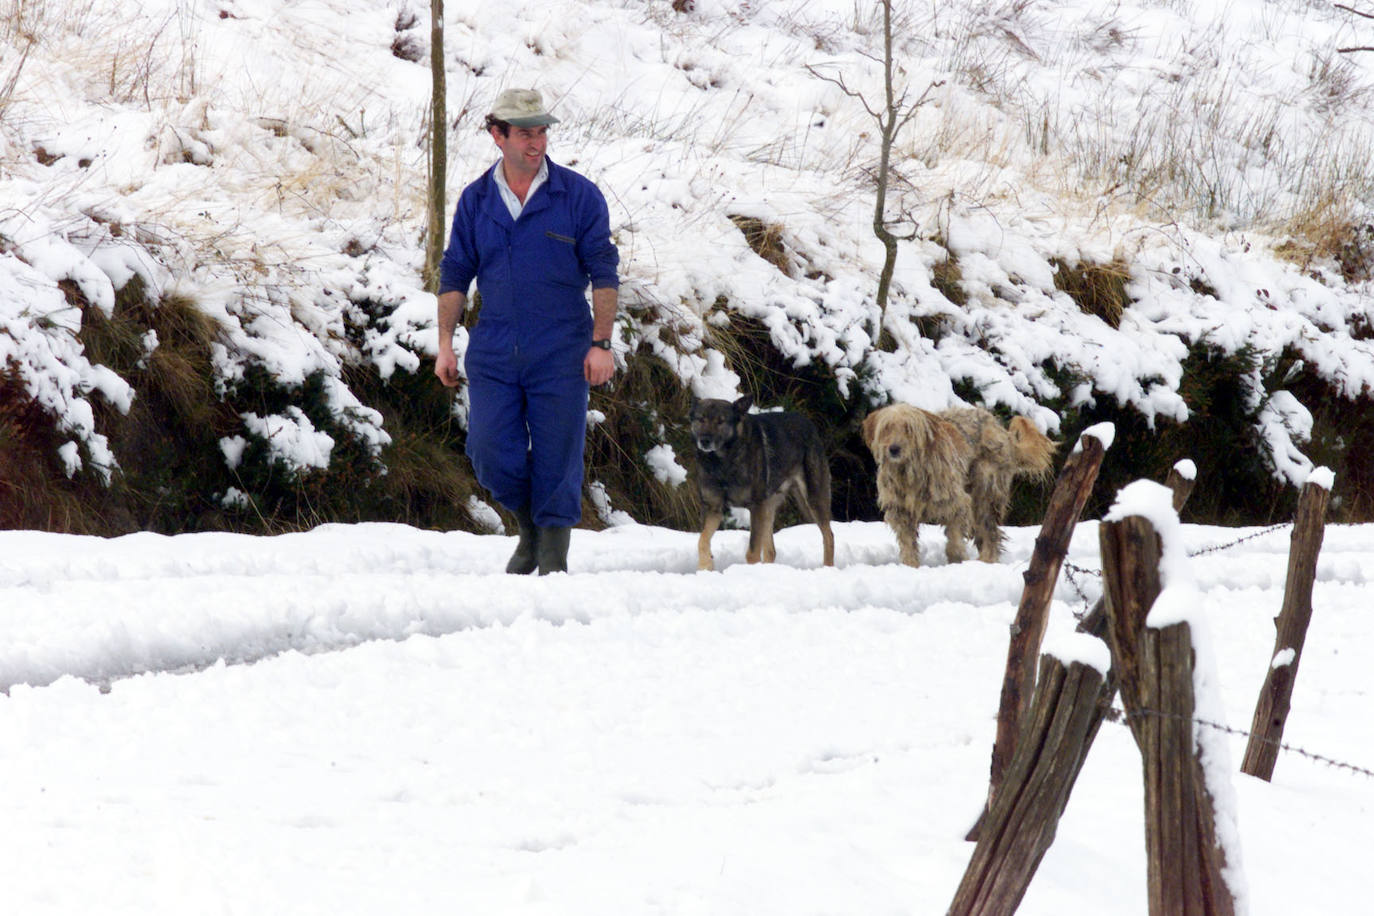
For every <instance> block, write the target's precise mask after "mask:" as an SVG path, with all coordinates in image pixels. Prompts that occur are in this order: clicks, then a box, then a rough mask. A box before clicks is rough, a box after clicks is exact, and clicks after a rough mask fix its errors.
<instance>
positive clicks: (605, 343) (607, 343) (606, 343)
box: [592, 337, 611, 350]
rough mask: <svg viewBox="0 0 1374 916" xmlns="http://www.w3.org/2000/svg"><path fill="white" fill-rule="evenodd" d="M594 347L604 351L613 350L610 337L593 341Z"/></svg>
mask: <svg viewBox="0 0 1374 916" xmlns="http://www.w3.org/2000/svg"><path fill="white" fill-rule="evenodd" d="M592 346H593V347H600V348H601V349H603V350H609V349H610V348H611V340H610V338H609V337H603V338H601V339H600V340H593V341H592Z"/></svg>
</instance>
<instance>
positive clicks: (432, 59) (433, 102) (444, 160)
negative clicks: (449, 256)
mask: <svg viewBox="0 0 1374 916" xmlns="http://www.w3.org/2000/svg"><path fill="white" fill-rule="evenodd" d="M429 15H430V29H429V70H430V76H431V82H432V88H431V93H432V95H431V97H430V108H429V187H428V194H426V202H427V210H428V217H429V218H428V221H427V223H426V226H425V267H424V273H423V275H422V277H421V280H422V281H423V283H424V288H425V289H426V290H428V291H429V292H431V293H437V292H438V291H439V261H440V259H441V258H442V257H443V256H444V216H445V208H446V207H447V200H446V193H445V188H444V183H445V180H446V178H447V174H448V105H447V101H446V100H447V93H448V89H447V81H446V80H445V78H444V0H429Z"/></svg>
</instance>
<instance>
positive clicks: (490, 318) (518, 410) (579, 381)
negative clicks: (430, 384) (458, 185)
mask: <svg viewBox="0 0 1374 916" xmlns="http://www.w3.org/2000/svg"><path fill="white" fill-rule="evenodd" d="M545 161H546V162H548V167H549V177H548V180H547V181H546V182H544V183H543V184H542V185H540V186H539V187H538V188H536V189H535V191H534V193H533V194H531V195H530V197H529V199H528V200H526V201H525V204H524V209H523V210H522V211H521V212H520V217H519V219H516V220H512V219H511V215H510V211H509V210H507V208H506V205H505V203H504V202H503V201H502V199H501V195H500V192H499V190H498V189H497V187H496V180H495V178H494V177H493V175H492V171H491V170H488V171H486V172H484V173H483V174H482V176H481V177H480V178H478V179H477V180H476V181H474V182H473V183H472V184H470V185H468V186H467V187H466V188H464V189H463V193H462V195H461V196H460V197H459V199H458V207H457V209H456V210H455V212H454V215H453V227H452V230H451V231H450V233H449V243H448V248H447V249H446V250H445V252H444V258H443V261H442V262H441V264H440V270H439V292H440V294H443V293H445V292H449V291H454V290H456V291H458V292H460V293H463V294H465V295H466V293H467V290H468V286H469V285H470V284H471V283H472V281H473V279H474V278H475V279H476V280H477V290H478V292H479V293H480V294H481V296H482V309H481V312H480V314H479V317H478V321H477V326H476V327H475V328H473V329H472V332H471V335H470V337H469V340H468V348H467V355H466V357H465V359H464V363H463V365H464V367H465V371H466V373H467V377H468V392H469V405H470V406H469V413H468V438H467V455H468V458H469V459H470V460H471V461H472V467H473V470H474V471H475V472H476V474H477V482H478V483H479V484H481V485H482V486H483V487H485V488H486V489H487V490H488V491H489V492H490V493H491V495H492V498H493V499H495V500H496V501H497V502H499V503H500V504H501V505H503V506H505V507H506V508H507V509H509V510H510V511H512V512H516V511H519V510H521V509H524V508H526V507H528V509H529V512H530V516H531V518H532V519H533V521H534V523H535V524H536V525H538V526H540V527H541V528H542V527H552V526H565V527H571V526H573V525H576V524H577V523H578V522H579V521H581V519H582V471H583V468H582V460H583V451H584V447H585V445H586V435H587V380H586V377H585V376H584V374H583V368H582V363H583V360H584V358H585V357H586V355H587V350H588V349H589V348H590V347H591V341H592V315H591V310H590V308H589V307H588V304H587V298H586V289H587V284H588V283H589V282H590V283H591V285H592V287H593V288H594V289H602V288H607V287H611V288H615V287H618V285H619V280H618V277H617V275H616V267H617V265H618V264H619V261H620V256H619V253H618V252H617V251H616V247H615V244H614V243H613V242H612V241H611V232H610V216H609V213H608V211H607V207H606V199H605V197H603V196H602V194H601V191H600V190H599V189H598V188H597V187H596V185H594V184H593V183H592V182H591V181H589V180H588V179H586V178H584V177H583V176H581V175H579V174H577V173H576V172H574V171H572V170H570V169H567V168H564V167H562V166H559V165H555V164H554V163H553V162H552V161H551V160H548V159H547V157H546V159H545ZM495 167H496V168H499V167H500V163H497V165H496V166H495Z"/></svg>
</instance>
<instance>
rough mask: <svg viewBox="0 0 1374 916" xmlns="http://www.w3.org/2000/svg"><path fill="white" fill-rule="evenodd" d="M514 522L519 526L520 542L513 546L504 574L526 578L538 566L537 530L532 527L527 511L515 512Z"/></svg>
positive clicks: (528, 511)
mask: <svg viewBox="0 0 1374 916" xmlns="http://www.w3.org/2000/svg"><path fill="white" fill-rule="evenodd" d="M515 521H516V522H517V523H518V524H519V525H520V540H519V542H518V543H517V544H516V545H515V553H513V554H511V555H510V562H508V563H507V564H506V572H508V573H513V574H515V575H518V576H527V575H529V574H530V573H532V572H534V570H535V568H536V567H537V566H538V565H539V559H538V550H539V529H538V528H536V527H535V526H534V519H533V518H531V517H530V510H529V509H521V510H519V511H518V512H516V513H515Z"/></svg>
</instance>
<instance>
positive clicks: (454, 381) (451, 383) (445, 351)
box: [434, 347, 462, 388]
mask: <svg viewBox="0 0 1374 916" xmlns="http://www.w3.org/2000/svg"><path fill="white" fill-rule="evenodd" d="M434 374H435V375H437V376H439V381H441V382H443V383H444V387H445V388H457V387H458V385H459V383H460V382H462V379H460V378H459V377H458V357H456V356H454V355H453V349H452V348H451V347H440V348H439V356H438V357H437V358H436V359H435V360H434Z"/></svg>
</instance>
